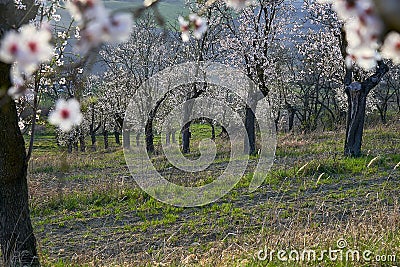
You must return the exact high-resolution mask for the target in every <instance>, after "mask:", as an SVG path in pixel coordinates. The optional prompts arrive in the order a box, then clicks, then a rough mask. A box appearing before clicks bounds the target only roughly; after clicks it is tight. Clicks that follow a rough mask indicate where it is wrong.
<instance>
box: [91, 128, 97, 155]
mask: <svg viewBox="0 0 400 267" xmlns="http://www.w3.org/2000/svg"><path fill="white" fill-rule="evenodd" d="M91 128H92V126H91ZM90 139H91V141H92V151H96V150H97V148H96V133H95V132H94V130H92V129H91V130H90Z"/></svg>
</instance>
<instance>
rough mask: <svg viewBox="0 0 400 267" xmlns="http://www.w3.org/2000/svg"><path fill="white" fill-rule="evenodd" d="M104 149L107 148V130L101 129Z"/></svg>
mask: <svg viewBox="0 0 400 267" xmlns="http://www.w3.org/2000/svg"><path fill="white" fill-rule="evenodd" d="M103 139H104V149H108V147H109V146H108V131H107V130H103Z"/></svg>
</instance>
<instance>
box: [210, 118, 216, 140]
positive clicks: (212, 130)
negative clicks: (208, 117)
mask: <svg viewBox="0 0 400 267" xmlns="http://www.w3.org/2000/svg"><path fill="white" fill-rule="evenodd" d="M210 125H211V140H215V125H214V123H212V122H211V123H210Z"/></svg>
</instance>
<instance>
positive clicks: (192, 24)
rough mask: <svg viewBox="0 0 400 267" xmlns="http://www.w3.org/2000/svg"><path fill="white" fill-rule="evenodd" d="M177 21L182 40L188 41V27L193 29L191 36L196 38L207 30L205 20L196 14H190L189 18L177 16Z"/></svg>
mask: <svg viewBox="0 0 400 267" xmlns="http://www.w3.org/2000/svg"><path fill="white" fill-rule="evenodd" d="M178 21H179V26H180V29H181V32H182V41H184V42H188V41H189V39H190V29H193V36H194V38H196V39H200V38H201V37H202V36H203V34H204V33H205V32H206V31H207V22H206V20H205V19H204V18H202V17H200V16H198V15H197V14H190V15H189V20H186V19H185V18H183V17H182V16H179V17H178Z"/></svg>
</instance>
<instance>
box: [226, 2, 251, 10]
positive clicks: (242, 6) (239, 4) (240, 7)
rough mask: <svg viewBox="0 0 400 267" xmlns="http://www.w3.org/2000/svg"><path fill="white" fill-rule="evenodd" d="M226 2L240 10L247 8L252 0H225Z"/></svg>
mask: <svg viewBox="0 0 400 267" xmlns="http://www.w3.org/2000/svg"><path fill="white" fill-rule="evenodd" d="M225 3H226V5H227V6H228V7H232V8H234V9H236V10H240V9H243V8H245V7H246V6H247V5H248V4H249V3H250V1H249V0H225Z"/></svg>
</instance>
